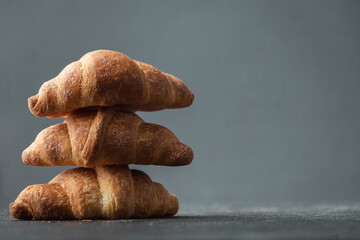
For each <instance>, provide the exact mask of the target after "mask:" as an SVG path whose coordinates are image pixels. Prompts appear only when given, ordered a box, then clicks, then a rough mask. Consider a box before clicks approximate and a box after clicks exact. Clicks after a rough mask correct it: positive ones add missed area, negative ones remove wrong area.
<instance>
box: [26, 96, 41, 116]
mask: <svg viewBox="0 0 360 240" xmlns="http://www.w3.org/2000/svg"><path fill="white" fill-rule="evenodd" d="M38 101H39V95H35V96H32V97H29V98H28V105H29V109H30V112H31V113H32V114H34V115H35V116H40V110H39V108H38V107H37V103H38Z"/></svg>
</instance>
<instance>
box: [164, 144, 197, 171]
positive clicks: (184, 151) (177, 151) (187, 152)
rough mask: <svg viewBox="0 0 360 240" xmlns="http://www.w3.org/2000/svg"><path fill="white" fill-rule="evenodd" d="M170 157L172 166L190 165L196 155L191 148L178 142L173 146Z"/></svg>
mask: <svg viewBox="0 0 360 240" xmlns="http://www.w3.org/2000/svg"><path fill="white" fill-rule="evenodd" d="M168 157H169V159H170V160H171V163H172V164H171V165H172V166H182V165H189V164H190V163H191V162H192V160H193V158H194V153H193V151H192V149H191V148H190V147H189V146H187V145H185V144H183V143H180V142H178V143H176V144H175V145H174V146H172V148H171V151H170V154H169V156H168Z"/></svg>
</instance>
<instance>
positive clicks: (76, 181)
mask: <svg viewBox="0 0 360 240" xmlns="http://www.w3.org/2000/svg"><path fill="white" fill-rule="evenodd" d="M9 209H10V213H11V215H12V216H13V217H14V218H17V219H27V220H30V219H33V218H34V219H38V220H40V219H42V220H45V219H46V220H51V219H52V220H61V219H126V218H147V217H163V216H170V215H174V214H176V212H177V211H178V209H179V203H178V200H177V198H176V196H175V195H172V194H169V192H168V191H167V190H166V189H165V188H164V187H163V186H162V185H161V184H160V183H156V182H153V181H152V180H151V179H150V177H149V176H148V175H147V174H145V173H144V172H142V171H138V170H130V169H129V168H128V166H98V167H95V168H74V169H70V170H67V171H64V172H62V173H60V174H59V175H58V176H56V177H55V178H54V179H53V180H51V181H50V182H49V183H48V184H36V185H31V186H28V187H27V188H26V189H24V190H23V191H22V192H21V193H20V194H19V196H18V197H17V198H16V200H15V201H14V202H13V203H11V204H10V206H9Z"/></svg>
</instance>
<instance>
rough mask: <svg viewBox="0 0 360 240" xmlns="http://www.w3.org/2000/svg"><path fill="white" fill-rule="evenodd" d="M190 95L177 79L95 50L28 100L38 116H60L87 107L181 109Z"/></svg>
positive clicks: (141, 64)
mask: <svg viewBox="0 0 360 240" xmlns="http://www.w3.org/2000/svg"><path fill="white" fill-rule="evenodd" d="M193 100H194V95H193V93H192V92H191V90H190V89H188V88H187V87H186V85H185V84H184V83H183V82H182V81H181V80H180V79H178V78H176V77H174V76H172V75H170V74H166V73H162V72H160V71H159V70H157V69H156V68H154V67H153V66H151V65H148V64H146V63H142V62H139V61H134V60H132V59H130V58H129V57H128V56H126V55H124V54H122V53H119V52H114V51H108V50H97V51H93V52H89V53H87V54H85V55H84V56H83V57H82V58H81V59H80V60H78V61H76V62H73V63H71V64H69V65H68V66H66V67H65V68H64V69H63V70H62V71H61V73H60V74H59V75H58V76H57V77H55V78H53V79H51V80H49V81H47V82H45V83H44V84H43V85H42V86H41V88H40V90H39V93H38V94H37V95H35V96H32V97H30V98H29V99H28V105H29V109H30V111H31V112H32V114H34V115H35V116H38V117H45V116H46V117H51V118H56V117H62V116H66V115H67V114H68V113H70V112H72V111H74V110H76V109H79V108H84V107H88V106H113V105H121V106H122V107H123V108H125V109H129V110H133V111H137V110H143V111H156V110H161V109H165V108H183V107H188V106H190V105H191V104H192V102H193Z"/></svg>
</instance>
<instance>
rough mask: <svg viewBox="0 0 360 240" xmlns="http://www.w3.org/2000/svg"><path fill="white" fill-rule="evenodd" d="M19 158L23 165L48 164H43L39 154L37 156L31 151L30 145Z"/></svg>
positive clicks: (31, 146) (44, 164)
mask: <svg viewBox="0 0 360 240" xmlns="http://www.w3.org/2000/svg"><path fill="white" fill-rule="evenodd" d="M21 158H22V160H23V163H24V164H25V165H30V166H48V164H46V163H45V161H43V160H42V159H41V158H40V156H39V154H37V153H36V152H35V151H34V150H33V144H31V145H30V146H29V147H28V148H26V149H25V150H24V151H23V152H22V154H21Z"/></svg>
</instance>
